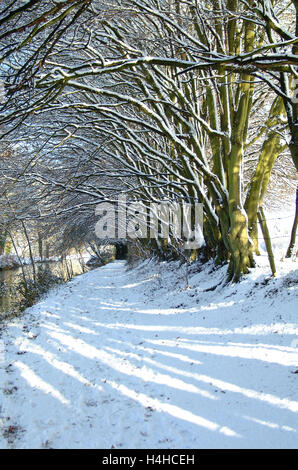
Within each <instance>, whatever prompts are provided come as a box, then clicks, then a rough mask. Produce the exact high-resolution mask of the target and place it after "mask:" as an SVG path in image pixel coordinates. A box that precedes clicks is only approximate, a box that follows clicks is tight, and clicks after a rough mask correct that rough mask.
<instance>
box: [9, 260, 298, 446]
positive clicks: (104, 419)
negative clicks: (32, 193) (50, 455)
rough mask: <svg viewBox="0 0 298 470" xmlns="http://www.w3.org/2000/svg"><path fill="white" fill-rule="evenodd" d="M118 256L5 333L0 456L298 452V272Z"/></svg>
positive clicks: (291, 266)
mask: <svg viewBox="0 0 298 470" xmlns="http://www.w3.org/2000/svg"><path fill="white" fill-rule="evenodd" d="M259 260H260V261H259V262H260V266H259V267H257V268H256V269H255V270H254V271H253V272H252V273H251V274H250V275H248V276H247V277H246V279H244V280H243V282H242V283H240V284H238V285H231V284H229V285H225V284H224V282H223V281H224V279H225V275H226V266H224V267H221V268H217V269H214V266H213V265H212V263H207V264H206V265H204V266H203V267H201V268H200V267H199V266H192V267H191V268H190V270H189V273H188V275H187V271H186V267H185V266H180V265H179V263H177V262H175V263H160V264H158V263H156V262H154V261H152V260H151V261H145V262H143V263H141V264H140V265H139V266H137V267H136V268H134V269H132V270H128V269H127V266H126V265H125V262H123V261H115V262H113V263H110V264H108V265H106V266H104V267H101V268H98V269H96V270H93V271H91V272H88V273H86V274H83V275H81V276H78V277H76V278H75V279H73V280H72V281H71V282H69V283H68V284H66V285H64V286H60V287H59V288H57V289H55V290H53V291H51V292H50V293H49V294H48V296H47V297H46V298H44V299H43V300H42V301H40V302H39V303H38V304H36V305H35V306H33V307H31V308H30V309H28V310H27V311H26V313H25V314H23V315H22V316H21V317H19V318H16V319H14V320H12V321H10V322H8V323H6V325H5V327H3V329H2V341H3V349H4V351H3V355H2V356H3V358H2V359H3V360H2V363H1V364H0V366H1V367H0V388H1V395H0V427H1V431H0V447H1V448H72V449H74V448H104V449H108V448H119V449H121V448H130V449H138V448H147V449H148V448H156V449H157V448H182V449H187V448H190V449H191V448H193V449H194V448H196V449H200V448H297V447H298V374H297V373H295V372H296V371H297V368H298V318H297V313H298V312H297V310H298V309H297V281H298V269H297V264H296V263H295V262H293V261H292V260H286V261H283V262H279V263H278V264H279V275H278V277H277V278H276V279H270V277H269V274H270V271H269V268H268V267H267V260H266V258H264V257H260V258H259Z"/></svg>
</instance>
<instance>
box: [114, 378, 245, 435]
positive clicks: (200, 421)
mask: <svg viewBox="0 0 298 470" xmlns="http://www.w3.org/2000/svg"><path fill="white" fill-rule="evenodd" d="M107 383H108V384H109V385H110V386H111V387H113V388H114V389H116V390H118V391H119V392H120V393H122V394H123V395H125V396H127V397H129V398H131V399H132V400H135V401H137V402H138V403H140V404H141V405H142V406H144V407H148V406H150V407H151V408H153V409H155V410H156V411H158V412H165V413H168V414H169V415H171V416H173V417H174V418H179V419H181V420H184V421H188V422H189V423H192V424H196V425H197V426H201V427H204V428H207V429H208V430H209V431H217V432H220V433H222V434H225V435H226V436H230V437H238V438H239V437H241V435H240V434H238V433H236V432H235V431H233V430H232V429H230V428H229V427H227V426H220V425H219V424H217V423H215V422H214V421H210V420H209V419H206V418H203V417H201V416H198V415H195V414H194V413H191V412H190V411H187V410H185V409H183V408H180V407H178V406H176V405H171V404H169V403H163V402H161V401H160V400H158V399H156V398H150V397H148V396H147V395H145V394H144V393H137V392H136V391H134V390H132V389H130V388H128V387H127V386H126V385H123V384H121V385H119V384H117V383H116V382H114V381H110V380H108V381H107Z"/></svg>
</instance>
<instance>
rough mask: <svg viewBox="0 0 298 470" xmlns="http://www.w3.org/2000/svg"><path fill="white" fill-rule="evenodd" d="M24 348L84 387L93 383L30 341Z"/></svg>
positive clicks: (69, 365)
mask: <svg viewBox="0 0 298 470" xmlns="http://www.w3.org/2000/svg"><path fill="white" fill-rule="evenodd" d="M23 347H24V350H26V351H27V352H30V353H32V354H38V355H39V356H41V357H43V359H44V360H45V361H47V362H48V364H50V365H51V366H53V367H55V369H58V370H60V371H61V372H63V373H64V374H66V375H69V376H70V377H73V378H74V379H76V380H78V381H79V382H81V383H83V384H84V385H91V382H89V380H87V379H85V378H84V377H83V376H82V375H81V374H80V373H79V372H78V371H76V369H75V368H74V367H73V366H72V365H71V364H69V363H67V362H64V361H60V360H58V359H57V358H56V356H55V355H54V354H52V353H50V352H49V351H46V350H45V349H43V348H42V347H41V346H38V345H36V344H32V343H31V342H29V341H24V342H23ZM100 388H101V387H100Z"/></svg>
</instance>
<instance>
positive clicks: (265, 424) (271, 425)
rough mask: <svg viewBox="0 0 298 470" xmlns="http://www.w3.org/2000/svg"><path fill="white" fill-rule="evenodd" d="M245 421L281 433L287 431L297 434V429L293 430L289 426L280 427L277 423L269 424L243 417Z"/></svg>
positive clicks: (250, 417) (268, 422)
mask: <svg viewBox="0 0 298 470" xmlns="http://www.w3.org/2000/svg"><path fill="white" fill-rule="evenodd" d="M243 417H244V418H245V419H247V420H248V421H253V422H254V423H257V424H261V425H262V426H266V427H268V428H272V429H282V430H283V431H289V432H296V433H297V432H298V431H297V429H294V428H292V427H290V426H281V425H279V424H277V423H271V422H270V421H263V420H261V419H257V418H253V417H252V416H243Z"/></svg>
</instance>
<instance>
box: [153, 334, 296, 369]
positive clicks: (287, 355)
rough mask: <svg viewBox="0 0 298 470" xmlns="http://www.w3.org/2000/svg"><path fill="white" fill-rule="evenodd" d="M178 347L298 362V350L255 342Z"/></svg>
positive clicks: (194, 343) (187, 342) (166, 343)
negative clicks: (276, 347)
mask: <svg viewBox="0 0 298 470" xmlns="http://www.w3.org/2000/svg"><path fill="white" fill-rule="evenodd" d="M148 342H149V343H151V344H157V345H159V346H161V345H163V346H169V347H177V341H173V340H156V339H152V340H148ZM178 347H180V348H183V349H188V350H190V351H196V352H200V353H208V354H215V355H218V356H228V357H238V358H244V359H256V360H260V361H264V362H270V363H275V364H281V365H284V366H295V365H297V364H298V351H297V349H294V348H293V349H292V351H282V350H274V349H272V348H271V347H269V348H266V347H261V346H258V345H255V344H242V343H212V344H210V343H208V344H206V342H205V341H197V340H196V341H191V340H187V339H185V340H183V342H181V341H179V345H178Z"/></svg>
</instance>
